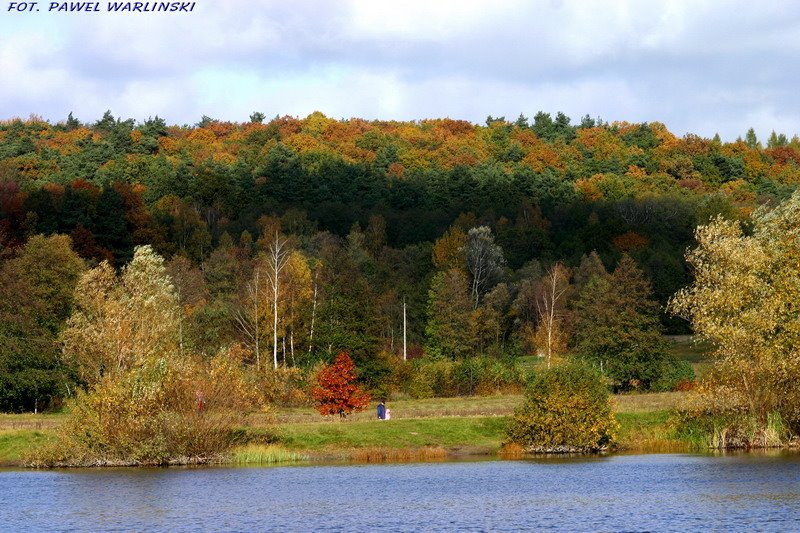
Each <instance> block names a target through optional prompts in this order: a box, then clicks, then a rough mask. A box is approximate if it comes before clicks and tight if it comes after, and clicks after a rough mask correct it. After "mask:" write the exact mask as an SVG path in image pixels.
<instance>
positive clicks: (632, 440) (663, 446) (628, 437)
mask: <svg viewBox="0 0 800 533" xmlns="http://www.w3.org/2000/svg"><path fill="white" fill-rule="evenodd" d="M617 420H618V421H619V424H620V431H619V435H618V445H619V446H620V448H622V449H624V450H632V451H638V452H685V451H688V450H689V448H690V444H689V443H688V442H687V441H686V440H684V439H681V438H680V437H679V436H678V435H677V434H676V432H675V428H674V427H673V425H672V423H671V412H670V411H666V410H662V411H647V412H627V413H619V412H618V413H617Z"/></svg>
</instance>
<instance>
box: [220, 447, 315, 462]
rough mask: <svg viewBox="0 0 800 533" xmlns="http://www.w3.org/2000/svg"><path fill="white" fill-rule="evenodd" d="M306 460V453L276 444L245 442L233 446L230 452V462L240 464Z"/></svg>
mask: <svg viewBox="0 0 800 533" xmlns="http://www.w3.org/2000/svg"><path fill="white" fill-rule="evenodd" d="M308 460H309V456H308V455H306V454H303V453H299V452H294V451H291V450H287V449H286V448H284V447H283V446H279V445H277V444H247V445H246V446H240V447H237V448H234V450H233V451H232V452H231V462H232V463H233V464H235V465H240V466H243V465H260V466H265V465H277V464H287V463H303V462H307V461H308Z"/></svg>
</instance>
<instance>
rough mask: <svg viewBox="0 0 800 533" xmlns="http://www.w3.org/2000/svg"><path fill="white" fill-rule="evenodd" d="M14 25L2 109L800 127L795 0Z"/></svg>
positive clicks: (358, 1)
mask: <svg viewBox="0 0 800 533" xmlns="http://www.w3.org/2000/svg"><path fill="white" fill-rule="evenodd" d="M37 17H38V18H37ZM37 21H38V23H37ZM37 24H38V25H37ZM0 35H4V37H0V65H2V67H3V81H4V83H3V84H2V86H1V87H0V116H4V117H8V116H15V115H21V116H27V114H29V113H31V112H35V113H40V114H43V115H44V116H46V117H48V118H51V119H61V118H63V117H64V116H66V114H67V113H68V112H69V111H70V110H74V111H76V114H78V112H80V115H79V116H80V117H81V118H83V119H85V120H94V119H96V118H98V117H99V116H100V115H101V114H102V112H103V111H104V110H106V109H109V108H110V109H112V111H113V112H114V113H115V114H118V115H121V116H123V117H128V116H133V117H135V118H137V119H140V120H141V119H144V118H147V116H150V115H155V114H158V115H160V116H164V117H166V118H167V120H168V121H171V122H176V123H184V122H185V123H192V122H196V121H197V120H199V117H200V116H201V115H203V114H206V115H210V116H215V117H219V118H223V119H231V120H244V119H245V118H246V117H247V115H249V113H250V112H252V111H253V110H256V109H260V110H263V111H264V112H265V113H267V114H268V115H271V114H297V115H305V114H307V113H308V112H310V111H313V110H316V109H319V110H321V111H323V112H325V113H327V114H329V115H331V116H334V117H348V116H363V117H366V118H386V119H391V118H399V119H414V118H424V117H430V116H445V115H449V116H452V117H454V118H466V119H469V120H473V121H476V122H480V121H482V120H483V118H485V116H486V115H488V114H492V115H495V116H497V115H506V116H509V117H515V116H516V115H517V114H518V113H519V112H524V113H526V114H529V115H532V114H534V113H535V112H536V111H537V110H539V109H542V110H545V111H549V112H552V113H555V112H556V111H559V110H561V111H564V112H566V113H567V114H568V115H570V116H572V118H573V119H574V120H578V119H579V118H580V116H582V115H583V114H587V113H588V114H590V115H592V116H600V117H602V118H603V119H605V120H628V121H642V120H648V121H652V120H658V121H662V122H664V123H665V124H667V126H668V127H669V128H670V129H671V130H673V131H674V132H676V133H677V134H679V135H682V134H683V133H685V132H687V131H691V132H695V133H699V134H701V135H713V133H714V132H716V131H719V132H720V133H721V134H722V135H723V137H725V138H728V139H732V138H735V137H736V136H738V135H742V134H743V133H744V132H745V131H746V130H747V128H748V127H750V126H754V127H755V128H756V130H757V131H758V132H759V135H767V134H768V133H769V132H770V131H771V130H772V129H776V130H778V131H783V132H785V133H787V134H789V135H792V134H794V133H800V118H799V117H800V108H799V107H798V103H797V101H796V100H797V99H796V98H795V96H794V93H795V87H796V86H797V85H798V81H800V80H799V79H798V78H800V73H795V70H796V69H793V68H792V67H791V66H792V65H793V63H794V61H795V58H796V55H797V53H798V51H800V10H797V9H796V7H795V5H794V4H793V3H791V2H783V3H782V2H772V3H760V4H759V3H753V2H749V3H748V2H744V1H738V0H737V1H711V0H704V1H698V2H682V1H666V2H665V1H660V0H659V1H657V0H647V1H634V0H631V1H626V2H619V1H613V0H608V1H604V0H584V1H578V0H572V1H568V0H564V1H557V0H556V1H540V2H529V1H525V0H494V1H491V2H490V1H488V0H486V1H483V0H461V1H459V2H455V1H446V0H438V1H431V0H425V1H421V0H408V1H404V2H389V1H379V0H350V1H347V2H328V1H325V0H320V1H313V0H296V1H292V2H282V1H278V0H250V1H245V0H226V1H218V2H215V1H211V0H197V7H196V9H195V12H193V13H188V14H187V13H184V14H163V13H161V14H158V13H149V14H134V13H127V14H121V13H117V14H109V13H92V14H90V13H83V14H63V13H62V14H49V15H46V14H44V13H42V14H41V15H37V14H36V13H30V14H21V15H20V14H4V17H3V18H2V20H0Z"/></svg>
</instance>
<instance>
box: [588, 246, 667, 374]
mask: <svg viewBox="0 0 800 533" xmlns="http://www.w3.org/2000/svg"><path fill="white" fill-rule="evenodd" d="M575 310H576V313H577V324H576V326H575V340H576V346H575V351H576V352H577V353H578V354H579V355H580V356H582V357H585V358H587V359H589V360H590V361H593V362H594V363H595V364H597V365H598V366H599V367H600V368H601V369H602V370H603V372H604V373H605V374H606V375H608V376H609V377H610V378H611V379H612V380H613V382H614V387H615V388H616V389H618V390H629V389H635V388H640V387H641V388H644V389H649V388H650V387H651V386H652V385H653V384H655V383H656V382H657V381H658V380H659V378H661V376H662V375H663V374H664V372H665V371H666V370H667V366H668V365H669V364H671V363H672V361H671V360H670V358H669V356H668V353H667V349H666V344H665V341H664V340H663V338H662V336H661V325H660V322H659V319H658V303H657V302H655V301H654V300H652V299H651V289H650V282H649V281H648V280H647V278H646V277H645V275H644V273H643V272H642V271H641V270H639V268H638V267H637V266H636V263H634V261H633V259H631V258H630V257H629V256H627V255H623V256H622V259H621V260H620V262H619V264H618V265H617V268H616V269H615V270H614V272H613V274H612V275H611V276H610V277H608V278H605V277H600V276H595V277H593V278H592V279H591V280H590V281H589V282H588V283H587V284H586V285H585V287H584V288H583V291H582V292H581V294H580V296H579V298H578V301H577V303H576V305H575Z"/></svg>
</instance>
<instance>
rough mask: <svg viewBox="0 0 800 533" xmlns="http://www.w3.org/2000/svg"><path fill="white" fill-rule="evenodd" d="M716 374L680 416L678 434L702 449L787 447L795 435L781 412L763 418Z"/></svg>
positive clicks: (704, 382)
mask: <svg viewBox="0 0 800 533" xmlns="http://www.w3.org/2000/svg"><path fill="white" fill-rule="evenodd" d="M715 377H716V376H715V373H712V374H711V376H709V379H706V380H704V381H702V382H700V383H699V386H698V388H697V390H696V391H695V392H694V393H693V394H692V395H690V396H689V397H688V398H687V400H686V402H685V403H684V405H683V406H682V407H681V409H680V410H679V411H678V413H677V429H678V433H679V434H680V435H681V436H682V437H683V438H685V439H687V440H689V441H691V442H693V443H694V445H695V446H696V447H698V448H713V449H721V450H725V449H737V448H744V449H749V448H772V447H779V446H783V445H785V444H786V443H787V442H789V441H790V440H791V439H792V437H793V435H795V434H796V433H794V431H793V430H792V426H791V422H790V421H789V420H787V418H786V417H785V416H784V415H783V414H782V413H781V412H779V411H772V412H769V413H766V415H765V416H763V417H759V416H756V415H754V414H753V413H752V411H751V407H750V405H749V401H748V397H747V395H746V394H744V393H743V392H742V391H741V390H740V389H739V388H738V387H730V386H726V385H725V384H723V383H721V382H719V381H716V380H715V379H714V378H715Z"/></svg>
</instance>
